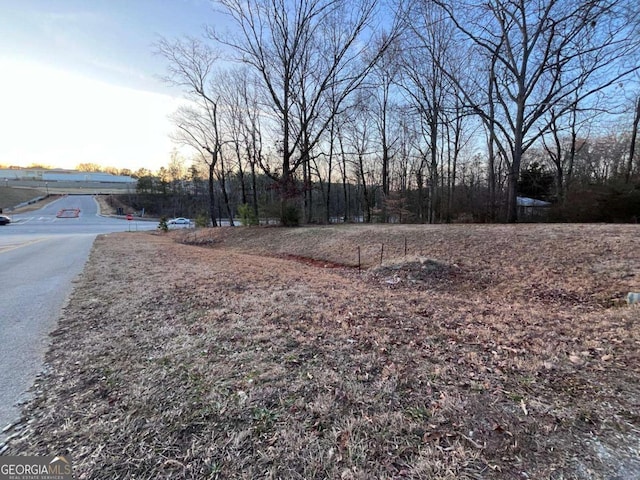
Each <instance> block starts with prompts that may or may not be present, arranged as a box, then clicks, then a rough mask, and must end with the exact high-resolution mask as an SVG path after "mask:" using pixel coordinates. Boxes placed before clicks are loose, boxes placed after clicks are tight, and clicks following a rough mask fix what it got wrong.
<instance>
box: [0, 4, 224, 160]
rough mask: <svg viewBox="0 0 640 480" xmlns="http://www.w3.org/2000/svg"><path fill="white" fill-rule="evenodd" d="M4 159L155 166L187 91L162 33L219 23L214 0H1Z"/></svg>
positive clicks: (0, 139) (165, 151)
mask: <svg viewBox="0 0 640 480" xmlns="http://www.w3.org/2000/svg"><path fill="white" fill-rule="evenodd" d="M0 12H2V13H1V14H0V38H1V39H2V40H1V41H0V165H2V164H4V165H18V166H28V165H30V164H34V163H38V164H45V165H48V166H51V167H56V168H74V167H75V166H77V165H78V164H80V163H98V164H101V165H103V166H105V167H106V166H112V167H116V168H129V169H131V170H137V169H138V168H148V169H150V170H153V171H155V170H157V169H158V168H160V167H161V166H166V165H167V164H168V163H169V160H170V156H171V151H172V150H173V149H174V148H176V145H175V144H173V143H172V142H171V139H170V138H169V134H170V133H171V131H172V130H173V128H172V125H171V122H170V120H169V119H168V116H169V115H170V114H171V113H172V112H174V111H175V110H176V108H177V107H178V106H179V105H180V103H181V102H182V100H181V92H180V91H178V90H177V89H176V88H174V87H171V86H169V85H167V84H165V83H164V82H163V81H162V80H161V77H162V75H163V74H164V73H165V69H166V63H165V61H164V59H162V57H159V56H157V55H155V54H154V43H155V42H157V41H158V39H159V38H161V37H165V38H167V39H174V38H179V37H182V36H185V35H190V36H199V35H200V34H201V33H202V31H203V25H205V24H208V25H215V22H216V14H215V13H214V11H213V8H212V5H211V3H210V2H209V1H208V0H0Z"/></svg>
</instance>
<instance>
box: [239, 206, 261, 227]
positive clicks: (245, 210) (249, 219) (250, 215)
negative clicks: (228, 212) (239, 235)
mask: <svg viewBox="0 0 640 480" xmlns="http://www.w3.org/2000/svg"><path fill="white" fill-rule="evenodd" d="M238 216H239V217H240V222H241V223H242V225H244V226H248V225H258V216H257V215H256V212H254V211H253V208H252V207H251V205H249V204H248V203H243V204H242V205H240V206H239V207H238Z"/></svg>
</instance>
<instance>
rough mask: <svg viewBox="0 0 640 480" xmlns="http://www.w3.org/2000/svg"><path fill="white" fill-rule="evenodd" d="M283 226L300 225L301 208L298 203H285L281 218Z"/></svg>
mask: <svg viewBox="0 0 640 480" xmlns="http://www.w3.org/2000/svg"><path fill="white" fill-rule="evenodd" d="M280 221H281V223H282V226H283V227H297V226H298V225H300V209H299V208H298V207H297V205H285V206H284V207H283V208H282V216H281V218H280Z"/></svg>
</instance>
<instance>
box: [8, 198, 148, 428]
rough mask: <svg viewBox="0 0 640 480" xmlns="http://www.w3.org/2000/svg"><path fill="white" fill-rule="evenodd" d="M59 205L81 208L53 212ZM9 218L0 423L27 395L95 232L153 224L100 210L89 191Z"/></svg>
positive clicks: (14, 416) (11, 419) (13, 416)
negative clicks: (67, 213) (67, 214)
mask: <svg viewBox="0 0 640 480" xmlns="http://www.w3.org/2000/svg"><path fill="white" fill-rule="evenodd" d="M62 209H80V213H79V216H78V217H77V218H57V217H56V215H57V213H58V212H59V211H60V210H62ZM11 218H12V220H13V221H12V223H11V224H10V225H5V226H0V430H1V429H2V428H3V427H4V426H5V425H7V424H10V423H12V422H14V421H16V420H17V419H18V418H19V415H20V410H19V406H18V403H20V402H23V401H24V400H26V399H27V398H28V397H27V390H28V389H29V388H30V387H31V385H32V384H33V381H34V379H35V377H36V375H37V373H38V372H39V371H40V370H41V368H42V363H43V358H44V353H45V351H46V349H47V346H48V345H49V342H50V338H49V335H48V334H49V333H50V332H51V331H52V330H54V329H55V327H56V324H57V321H58V318H59V316H60V313H61V310H62V307H63V306H64V303H65V302H66V300H67V298H68V296H69V294H70V293H71V291H72V282H73V280H74V279H75V278H76V277H77V275H78V274H79V273H80V272H81V271H82V269H83V268H84V265H85V263H86V260H87V258H88V255H89V252H90V250H91V246H92V245H93V241H94V240H95V238H96V236H97V235H98V234H101V233H110V232H118V231H135V230H152V229H155V228H156V227H157V224H156V223H154V222H143V221H135V220H134V221H127V220H122V219H114V218H105V217H102V216H100V215H99V212H98V204H97V202H96V201H95V200H94V198H93V197H92V196H90V195H82V196H67V197H63V198H61V199H60V200H57V201H55V202H52V203H50V204H49V205H47V206H45V207H43V208H42V209H40V210H37V211H33V212H29V213H24V214H16V215H12V216H11ZM4 436H6V435H3V434H0V440H2V438H3V437H4Z"/></svg>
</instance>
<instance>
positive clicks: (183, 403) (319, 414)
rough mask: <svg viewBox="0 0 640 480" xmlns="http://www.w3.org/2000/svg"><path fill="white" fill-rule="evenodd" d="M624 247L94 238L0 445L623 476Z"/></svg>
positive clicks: (280, 235)
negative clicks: (13, 428) (26, 398)
mask: <svg viewBox="0 0 640 480" xmlns="http://www.w3.org/2000/svg"><path fill="white" fill-rule="evenodd" d="M637 233H638V229H637V227H635V226H581V225H576V226H567V225H541V226H526V225H524V226H450V227H449V226H435V227H424V226H412V227H409V226H398V227H393V228H391V227H386V226H352V227H348V226H344V227H324V228H300V229H276V228H255V229H250V228H238V229H218V230H215V229H214V230H200V231H198V232H196V233H194V232H174V233H172V234H170V235H164V236H163V235H160V234H155V233H154V234H151V233H140V234H114V235H109V236H104V237H100V238H98V240H97V241H96V244H95V246H94V250H93V252H92V255H91V258H90V261H89V263H88V265H87V267H86V269H85V271H84V273H83V275H82V278H81V279H80V281H79V282H78V285H77V288H76V291H75V293H74V294H73V296H72V298H71V300H70V302H69V304H68V306H67V307H66V309H65V312H64V316H63V318H62V319H61V321H60V325H59V328H58V330H57V331H56V332H55V333H54V336H53V342H52V346H51V350H50V352H49V354H48V356H47V369H46V372H45V373H44V374H43V375H42V377H41V378H40V379H39V381H38V383H37V385H36V386H35V387H34V388H35V390H36V396H35V398H34V400H33V401H32V402H31V403H30V404H29V405H28V406H27V408H26V409H25V420H27V421H28V423H25V424H24V425H22V426H21V427H20V428H21V431H20V435H19V436H18V437H17V438H15V439H14V440H13V441H12V443H11V444H10V449H9V451H8V452H6V453H7V454H10V453H13V454H53V453H66V454H70V455H71V456H72V458H73V459H74V463H75V465H76V467H77V470H76V471H77V476H78V478H95V479H98V478H100V479H102V478H104V479H106V478H109V479H111V478H300V479H307V478H346V479H349V478H352V479H370V478H415V479H418V478H420V479H434V478H435V479H458V478H468V479H476V478H497V479H513V478H532V479H545V478H553V479H564V478H566V479H569V478H584V479H592V478H603V479H604V478H607V479H608V478H624V479H626V478H637V477H639V476H640V461H639V460H638V459H639V456H638V451H639V450H638V449H639V447H640V430H639V428H640V413H639V406H640V392H639V389H638V383H637V379H638V369H639V366H638V365H639V364H638V353H637V352H638V346H639V343H640V326H639V325H638V317H639V316H640V315H639V314H640V309H638V308H637V307H635V306H631V307H629V306H626V305H624V304H623V302H622V301H621V299H622V298H623V297H624V294H626V292H628V291H633V290H640V285H639V282H640V280H639V279H640V261H639V260H638V259H637V248H638V243H637ZM176 240H177V241H178V242H176ZM405 241H406V244H407V256H405ZM179 242H188V243H193V244H195V245H188V244H184V243H179ZM382 244H384V253H383V255H382V265H380V251H381V246H382ZM197 245H207V246H208V247H209V248H203V247H202V246H197ZM357 247H360V251H361V260H362V264H363V271H362V273H361V274H359V273H358V269H357V268H354V267H357V253H356V252H357ZM339 265H344V267H342V268H340V267H339ZM330 267H331V268H330ZM336 267H337V268H336Z"/></svg>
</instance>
